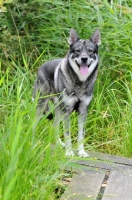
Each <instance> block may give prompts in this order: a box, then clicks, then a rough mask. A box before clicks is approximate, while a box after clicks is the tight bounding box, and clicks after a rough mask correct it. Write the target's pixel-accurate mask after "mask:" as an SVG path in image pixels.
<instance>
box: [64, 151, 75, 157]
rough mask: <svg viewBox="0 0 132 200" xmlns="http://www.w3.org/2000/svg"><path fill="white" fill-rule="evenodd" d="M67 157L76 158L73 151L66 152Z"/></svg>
mask: <svg viewBox="0 0 132 200" xmlns="http://www.w3.org/2000/svg"><path fill="white" fill-rule="evenodd" d="M66 156H67V157H72V156H74V153H73V151H72V150H67V151H66Z"/></svg>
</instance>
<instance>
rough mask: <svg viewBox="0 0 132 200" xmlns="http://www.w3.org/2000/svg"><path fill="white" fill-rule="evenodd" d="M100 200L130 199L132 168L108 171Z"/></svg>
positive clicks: (131, 199) (131, 196)
mask: <svg viewBox="0 0 132 200" xmlns="http://www.w3.org/2000/svg"><path fill="white" fill-rule="evenodd" d="M102 200H132V170H125V171H124V172H123V173H121V172H117V171H112V172H110V176H109V179H108V185H107V186H106V189H105V191H104V195H103V198H102Z"/></svg>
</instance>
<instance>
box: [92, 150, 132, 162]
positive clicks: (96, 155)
mask: <svg viewBox="0 0 132 200" xmlns="http://www.w3.org/2000/svg"><path fill="white" fill-rule="evenodd" d="M88 154H89V157H90V158H96V159H99V160H104V161H111V162H113V163H120V164H125V165H132V159H131V158H125V157H122V156H116V155H109V154H104V153H100V152H94V151H88Z"/></svg>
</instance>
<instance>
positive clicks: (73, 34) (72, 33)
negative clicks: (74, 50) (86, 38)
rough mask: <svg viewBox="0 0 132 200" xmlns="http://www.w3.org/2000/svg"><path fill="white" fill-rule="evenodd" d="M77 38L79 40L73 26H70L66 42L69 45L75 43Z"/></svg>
mask: <svg viewBox="0 0 132 200" xmlns="http://www.w3.org/2000/svg"><path fill="white" fill-rule="evenodd" d="M77 40H79V37H78V35H77V33H76V31H75V30H74V29H73V28H71V30H70V36H69V39H68V43H69V44H70V45H71V44H73V43H75V42H76V41H77Z"/></svg>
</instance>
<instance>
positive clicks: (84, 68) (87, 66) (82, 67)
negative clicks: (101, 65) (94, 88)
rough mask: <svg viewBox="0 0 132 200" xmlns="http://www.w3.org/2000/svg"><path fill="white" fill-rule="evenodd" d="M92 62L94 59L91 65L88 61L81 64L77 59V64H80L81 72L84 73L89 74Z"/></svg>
mask: <svg viewBox="0 0 132 200" xmlns="http://www.w3.org/2000/svg"><path fill="white" fill-rule="evenodd" d="M91 63H92V61H91V62H90V64H89V65H87V64H86V63H82V64H81V65H79V64H78V62H77V61H76V64H77V65H78V67H79V70H80V73H81V74H82V75H87V74H88V71H89V67H90V65H91Z"/></svg>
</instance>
